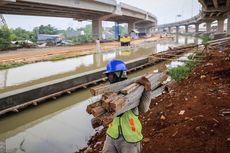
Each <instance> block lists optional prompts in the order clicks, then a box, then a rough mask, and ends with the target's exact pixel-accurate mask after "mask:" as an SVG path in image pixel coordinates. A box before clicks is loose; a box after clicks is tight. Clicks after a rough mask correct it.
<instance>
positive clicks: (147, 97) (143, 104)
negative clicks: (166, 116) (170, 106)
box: [136, 77, 151, 113]
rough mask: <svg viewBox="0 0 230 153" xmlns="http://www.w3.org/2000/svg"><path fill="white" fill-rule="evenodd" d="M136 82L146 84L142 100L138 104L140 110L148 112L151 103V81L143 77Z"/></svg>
mask: <svg viewBox="0 0 230 153" xmlns="http://www.w3.org/2000/svg"><path fill="white" fill-rule="evenodd" d="M136 83H139V84H141V85H143V86H144V88H145V90H144V92H143V93H142V96H141V100H140V103H139V106H138V110H139V111H140V112H141V113H146V112H147V111H148V110H149V105H150V103H151V91H150V90H151V83H150V82H149V80H148V79H147V78H145V77H142V78H140V79H138V80H137V81H136Z"/></svg>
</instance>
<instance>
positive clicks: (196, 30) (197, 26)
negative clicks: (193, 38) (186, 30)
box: [195, 23, 200, 33]
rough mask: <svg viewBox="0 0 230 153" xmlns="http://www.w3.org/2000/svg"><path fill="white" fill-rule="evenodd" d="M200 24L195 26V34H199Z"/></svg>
mask: <svg viewBox="0 0 230 153" xmlns="http://www.w3.org/2000/svg"><path fill="white" fill-rule="evenodd" d="M199 25H200V24H199V23H198V24H195V32H196V33H197V32H199Z"/></svg>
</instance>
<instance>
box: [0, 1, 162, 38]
mask: <svg viewBox="0 0 230 153" xmlns="http://www.w3.org/2000/svg"><path fill="white" fill-rule="evenodd" d="M0 14H14V15H32V16H49V17H64V18H74V19H76V20H79V21H83V20H91V21H92V27H93V37H94V39H97V38H101V35H102V21H113V22H117V23H128V27H129V32H130V31H131V30H132V29H134V28H136V29H138V30H140V31H143V32H151V31H152V30H154V29H155V27H156V24H157V18H156V17H155V16H154V15H153V14H151V13H149V12H147V11H144V10H142V9H139V8H136V7H133V6H130V5H128V4H125V3H117V2H116V0H93V1H92V0H55V1H54V0H3V1H1V2H0Z"/></svg>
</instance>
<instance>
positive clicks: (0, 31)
mask: <svg viewBox="0 0 230 153" xmlns="http://www.w3.org/2000/svg"><path fill="white" fill-rule="evenodd" d="M126 29H127V27H123V26H120V31H121V34H125V31H127V30H126ZM110 30H111V31H114V30H115V27H111V28H110ZM71 32H72V33H78V35H77V36H74V37H71V38H68V40H71V42H72V43H73V44H82V43H87V42H90V41H92V25H91V24H89V25H86V26H85V27H83V28H79V29H74V28H71V27H69V28H67V29H66V30H59V29H57V28H55V27H53V26H51V25H50V24H48V25H40V26H39V27H35V28H34V29H33V30H32V31H28V30H25V29H22V28H16V29H11V28H8V27H7V26H0V48H3V49H4V48H11V47H12V43H11V42H12V41H25V40H30V41H32V42H34V43H36V42H37V36H38V34H50V35H55V34H64V36H65V38H67V34H68V33H71ZM82 33H83V34H82Z"/></svg>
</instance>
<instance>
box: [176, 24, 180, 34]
mask: <svg viewBox="0 0 230 153" xmlns="http://www.w3.org/2000/svg"><path fill="white" fill-rule="evenodd" d="M178 34H179V26H176V35H178Z"/></svg>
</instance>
